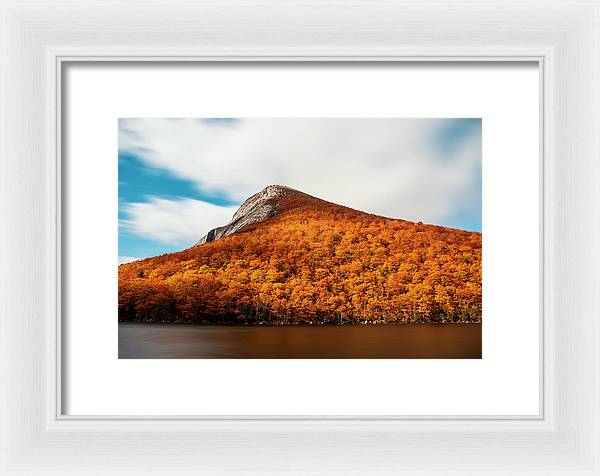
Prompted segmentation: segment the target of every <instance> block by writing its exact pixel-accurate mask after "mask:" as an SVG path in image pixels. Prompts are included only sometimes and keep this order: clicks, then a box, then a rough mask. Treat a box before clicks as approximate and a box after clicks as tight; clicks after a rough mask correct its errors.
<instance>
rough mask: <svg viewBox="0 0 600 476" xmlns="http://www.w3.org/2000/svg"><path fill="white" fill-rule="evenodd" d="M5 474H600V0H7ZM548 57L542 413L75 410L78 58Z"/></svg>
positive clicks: (1, 200)
mask: <svg viewBox="0 0 600 476" xmlns="http://www.w3.org/2000/svg"><path fill="white" fill-rule="evenodd" d="M0 11H1V18H2V25H3V36H2V62H1V65H2V66H1V67H2V83H1V91H2V98H3V101H2V103H3V107H2V122H1V126H2V127H1V137H0V143H1V144H2V161H1V169H0V180H1V190H2V194H1V195H0V206H1V208H0V215H1V216H2V217H3V225H4V226H3V228H2V241H1V244H2V254H1V257H2V258H1V259H2V262H1V263H0V273H1V276H2V288H1V294H0V302H1V303H2V312H1V315H2V334H1V338H2V340H1V345H0V348H1V352H2V356H1V358H0V366H1V370H2V378H3V385H2V394H1V398H2V416H1V418H0V422H1V423H0V425H1V426H2V430H3V431H2V432H1V434H0V438H2V444H1V445H0V447H1V449H2V459H1V465H0V471H1V474H7V475H8V474H28V475H37V474H39V475H42V474H50V473H54V474H64V473H71V474H92V473H95V474H134V473H137V474H139V473H140V472H141V473H146V472H147V473H157V474H175V473H177V474H195V475H197V474H210V475H214V474H224V473H228V474H229V473H230V474H266V473H273V474H334V473H336V474H398V473H402V474H417V473H418V474H427V475H434V474H449V473H450V474H512V475H518V474H519V475H523V474H534V473H535V474H546V475H552V474H556V475H558V474H562V475H567V474H569V475H570V474H578V475H599V474H600V451H599V448H600V444H599V443H600V442H599V441H598V434H599V430H600V418H599V417H600V412H599V410H600V405H599V402H600V379H599V378H598V374H599V373H600V365H599V358H598V356H599V355H600V354H599V351H598V346H599V345H600V334H599V332H598V329H599V326H598V315H599V314H600V292H599V290H598V269H600V251H599V247H598V243H600V234H599V228H598V224H599V223H598V213H597V210H596V207H597V206H598V185H597V184H598V183H600V167H598V165H597V164H598V157H600V139H599V131H600V127H599V126H600V120H599V113H600V93H598V87H597V85H598V84H599V83H600V71H599V68H600V53H599V46H600V42H599V39H600V36H599V35H600V5H599V4H598V3H597V2H570V1H559V2H551V1H540V2H535V3H533V4H532V3H522V2H516V1H509V2H501V3H495V2H478V3H472V2H468V1H466V0H462V1H459V2H458V3H457V2H452V3H435V2H433V3H432V2H418V1H414V0H413V1H381V2H376V3H371V2H362V1H357V2H352V3H347V2H336V1H334V2H309V1H306V2H304V1H297V2H293V3H291V4H290V3H285V4H284V3H282V2H275V1H265V2H257V1H245V0H231V1H229V2H226V3H225V4H222V3H221V2H208V1H207V2H196V3H189V2H166V1H161V0H159V1H156V2H151V3H147V4H146V3H140V2H135V1H129V2H125V3H118V4H117V3H114V2H109V1H105V0H96V1H93V2H92V1H89V2H88V1H83V2H77V3H75V2H70V3H69V2H59V1H57V0H49V1H44V2H35V3H29V2H20V3H12V2H8V3H3V4H2V6H1V10H0ZM298 60H310V61H349V60H352V61H365V62H368V61H535V62H538V63H539V65H540V68H541V86H542V92H543V96H542V98H543V101H542V102H543V108H542V111H541V119H542V124H543V128H542V138H541V144H540V145H541V150H542V164H543V167H542V181H543V196H542V199H543V200H542V202H543V206H542V209H541V210H540V213H541V214H542V215H541V218H542V222H543V229H542V235H543V283H542V287H543V303H542V308H543V326H542V328H543V332H542V336H541V338H542V343H543V349H544V351H543V356H542V357H543V362H544V365H543V368H542V369H543V401H544V405H543V415H542V416H541V417H540V418H537V419H531V418H529V419H518V418H512V419H502V418H499V419H493V418H487V419H469V418H413V419H385V418H384V419H381V418H378V419H375V418H356V419H348V418H346V419H319V418H305V419H304V418H298V419H282V418H275V417H274V418H252V417H246V418H228V419H219V418H212V419H209V418H187V417H185V416H181V417H168V418H160V417H153V418H136V419H133V418H123V417H115V418H109V417H103V418H91V417H90V418H88V417H80V418H67V417H66V416H65V415H63V414H62V412H61V411H60V400H61V399H60V392H61V382H60V368H61V353H60V349H61V342H60V337H61V332H60V316H61V314H60V296H61V269H60V263H61V261H60V245H61V234H60V230H61V217H60V210H61V208H60V196H61V194H60V190H61V189H60V177H61V168H60V164H61V162H60V157H61V148H60V146H61V134H62V131H61V123H60V118H61V115H60V114H61V110H60V106H61V97H60V85H61V75H60V74H61V67H62V65H63V64H64V63H65V62H69V61H298Z"/></svg>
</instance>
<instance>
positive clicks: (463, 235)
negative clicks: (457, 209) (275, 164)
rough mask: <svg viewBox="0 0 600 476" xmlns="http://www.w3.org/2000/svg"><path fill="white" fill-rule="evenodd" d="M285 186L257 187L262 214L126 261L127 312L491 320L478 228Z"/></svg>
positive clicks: (299, 319) (182, 316)
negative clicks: (395, 214) (421, 219)
mask: <svg viewBox="0 0 600 476" xmlns="http://www.w3.org/2000/svg"><path fill="white" fill-rule="evenodd" d="M279 188H280V189H281V190H282V193H276V194H270V195H269V196H266V195H265V198H264V200H263V201H262V202H261V200H257V199H256V197H257V196H253V197H252V199H253V200H256V201H257V202H260V203H259V205H260V204H262V205H263V206H265V207H266V208H265V209H268V213H262V214H261V215H260V216H261V218H260V220H261V221H258V222H255V223H252V222H251V221H247V222H248V223H249V224H247V225H245V226H243V227H242V228H241V229H239V230H238V229H237V228H236V229H235V230H233V229H231V230H233V231H231V233H232V234H230V235H229V236H226V233H224V232H222V230H225V229H226V227H221V228H220V229H218V230H219V236H221V235H222V236H224V237H222V238H219V239H215V240H214V241H208V242H204V243H202V244H199V245H197V246H194V247H192V248H189V249H187V250H184V251H181V252H179V253H173V254H168V255H163V256H158V257H155V258H149V259H145V260H142V261H136V262H133V263H128V264H123V265H121V266H119V320H121V321H139V322H197V323H232V322H239V323H271V324H286V323H313V324H317V323H359V322H360V323H365V322H480V321H481V234H480V233H475V232H466V231H462V230H455V229H449V228H444V227H440V226H434V225H425V224H421V223H412V222H408V221H404V220H398V219H391V218H384V217H380V216H375V215H370V214H367V213H364V212H360V211H357V210H353V209H350V208H346V207H343V206H340V205H335V204H333V203H329V202H326V201H324V200H320V199H317V198H315V197H311V196H309V195H306V194H304V193H301V192H298V191H295V190H292V189H288V188H286V187H279ZM265 190H266V189H265ZM257 195H258V194H257ZM259 199H260V197H259ZM249 200H250V199H249ZM243 206H244V205H242V207H243ZM252 206H253V207H254V206H255V205H254V204H253V205H252ZM232 223H233V222H232ZM236 223H238V226H239V223H240V222H239V219H238V221H237V222H236ZM244 223H246V222H244ZM213 235H214V233H213ZM201 241H205V239H203V240H201Z"/></svg>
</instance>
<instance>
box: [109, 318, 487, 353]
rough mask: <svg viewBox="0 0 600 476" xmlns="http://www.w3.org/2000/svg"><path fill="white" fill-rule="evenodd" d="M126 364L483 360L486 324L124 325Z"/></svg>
mask: <svg viewBox="0 0 600 476" xmlns="http://www.w3.org/2000/svg"><path fill="white" fill-rule="evenodd" d="M119 358H121V359H480V358H481V325H480V324H388V325H344V326H196V325H172V324H130V323H119Z"/></svg>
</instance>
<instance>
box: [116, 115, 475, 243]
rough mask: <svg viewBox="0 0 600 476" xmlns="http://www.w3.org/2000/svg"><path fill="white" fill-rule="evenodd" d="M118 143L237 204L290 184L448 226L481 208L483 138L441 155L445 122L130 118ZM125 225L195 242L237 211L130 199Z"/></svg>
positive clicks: (386, 212) (363, 206)
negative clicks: (227, 121)
mask: <svg viewBox="0 0 600 476" xmlns="http://www.w3.org/2000/svg"><path fill="white" fill-rule="evenodd" d="M120 125H121V127H120V136H119V147H120V150H126V151H130V152H131V151H135V153H136V155H137V156H139V157H140V158H142V159H143V160H144V161H146V162H147V163H148V164H149V165H152V166H155V167H161V168H165V169H168V170H169V171H171V172H172V173H174V174H176V175H177V176H180V177H183V178H186V179H191V180H193V181H194V182H195V183H196V184H197V185H198V187H199V188H200V189H202V190H203V191H205V192H208V193H220V194H224V195H225V196H227V197H229V198H230V199H232V200H235V201H240V202H241V201H243V200H244V199H245V198H247V197H248V196H250V195H252V194H253V193H255V192H257V191H258V190H260V189H262V188H263V187H265V186H266V185H269V184H283V185H288V186H290V187H293V188H297V189H299V190H302V191H304V192H307V193H309V194H312V195H315V196H318V197H320V198H324V199H326V200H329V201H332V202H336V203H340V204H343V205H347V206H350V207H353V208H356V209H359V210H364V211H367V212H370V213H376V214H380V215H385V216H392V217H398V218H405V219H409V220H414V221H419V220H421V221H424V222H428V223H439V224H446V221H447V220H449V219H450V217H452V216H454V215H456V214H457V213H461V212H465V210H467V211H471V212H473V213H480V210H481V209H480V207H481V204H480V202H481V200H480V193H481V191H480V183H479V178H478V177H479V175H478V171H479V170H480V167H481V137H480V134H472V135H471V136H470V137H469V138H468V139H467V140H465V141H463V142H461V143H459V144H458V146H457V147H456V149H455V150H453V152H452V154H444V156H443V157H442V156H441V155H442V154H441V153H440V143H439V142H437V141H438V139H439V131H440V128H442V127H444V126H447V125H448V122H447V120H443V119H439V120H432V119H424V120H419V119H243V120H242V121H240V122H237V123H234V124H231V125H211V124H208V123H206V122H205V121H200V120H197V119H124V120H121V123H120ZM128 211H129V213H130V218H129V219H128V220H127V221H126V222H125V224H126V226H127V227H128V228H129V229H130V230H132V231H135V232H136V234H146V235H148V236H152V237H153V238H154V239H157V238H158V239H160V240H162V241H165V242H169V243H172V242H173V241H174V240H178V241H181V240H184V241H185V240H187V241H189V242H194V241H195V240H197V239H198V238H200V237H201V236H202V235H204V234H205V233H206V231H207V230H208V229H209V228H212V227H214V226H217V225H222V224H225V223H227V222H228V221H229V219H230V217H231V214H232V213H233V212H232V211H231V210H230V209H223V207H215V206H213V205H208V204H203V203H202V202H197V201H195V200H185V201H184V200H179V201H168V200H158V199H155V200H153V201H152V202H151V203H145V204H142V203H139V204H130V205H129V210H128Z"/></svg>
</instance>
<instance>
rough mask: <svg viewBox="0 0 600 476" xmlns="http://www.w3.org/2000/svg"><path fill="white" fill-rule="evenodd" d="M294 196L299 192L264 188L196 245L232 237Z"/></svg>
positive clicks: (267, 215) (287, 189) (278, 187)
mask: <svg viewBox="0 0 600 476" xmlns="http://www.w3.org/2000/svg"><path fill="white" fill-rule="evenodd" d="M294 194H301V192H298V191H296V190H294V189H292V188H289V187H285V186H283V185H269V186H268V187H265V188H264V189H263V190H261V191H260V192H258V193H255V194H254V195H252V196H251V197H250V198H248V199H247V200H246V201H245V202H244V203H242V205H241V206H240V208H238V210H237V211H236V212H235V214H234V215H233V218H232V219H231V221H230V222H229V223H228V224H227V225H225V226H220V227H218V228H213V229H212V230H210V231H209V232H208V233H207V234H206V235H204V236H203V237H202V238H200V240H199V241H198V243H196V245H202V244H204V243H208V242H210V241H214V240H218V239H219V238H224V237H226V236H229V235H233V234H234V233H236V232H238V231H240V230H241V229H242V228H244V227H246V226H248V225H252V224H253V223H258V222H261V221H264V220H267V219H269V218H271V217H272V216H274V215H275V214H276V213H277V211H278V210H279V209H280V205H281V202H282V200H283V199H285V198H286V197H289V196H291V195H294Z"/></svg>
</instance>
